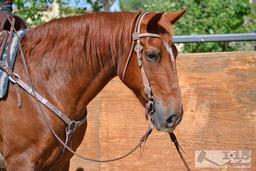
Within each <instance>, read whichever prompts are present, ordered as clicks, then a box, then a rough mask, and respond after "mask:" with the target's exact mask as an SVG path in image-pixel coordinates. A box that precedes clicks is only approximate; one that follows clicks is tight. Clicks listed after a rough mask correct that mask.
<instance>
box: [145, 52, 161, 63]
mask: <svg viewBox="0 0 256 171" xmlns="http://www.w3.org/2000/svg"><path fill="white" fill-rule="evenodd" d="M146 57H147V59H148V60H150V61H157V60H158V59H159V53H156V52H146Z"/></svg>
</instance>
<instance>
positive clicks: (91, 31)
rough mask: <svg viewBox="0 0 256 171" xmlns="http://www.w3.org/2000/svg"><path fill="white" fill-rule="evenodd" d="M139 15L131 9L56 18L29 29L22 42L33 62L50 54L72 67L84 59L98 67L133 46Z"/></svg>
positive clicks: (51, 58) (111, 60) (54, 60)
mask: <svg viewBox="0 0 256 171" xmlns="http://www.w3.org/2000/svg"><path fill="white" fill-rule="evenodd" d="M136 16H137V14H136V13H131V12H118V13H107V12H99V13H88V14H84V15H80V16H71V17H65V18H60V19H54V20H52V21H50V22H47V23H44V24H42V25H40V26H38V27H36V28H33V29H30V30H29V32H28V33H27V35H26V36H25V37H24V41H22V46H23V48H24V52H25V54H26V56H27V58H29V59H28V60H29V61H30V62H33V63H37V62H38V61H40V59H42V58H48V60H51V62H55V63H56V64H58V65H61V64H62V65H64V66H70V67H72V66H77V65H79V64H84V63H86V65H89V66H91V65H93V66H95V65H96V66H98V67H104V66H105V65H106V64H109V63H110V62H111V63H112V64H113V65H116V63H117V61H118V60H116V58H118V57H121V56H123V55H124V54H128V51H129V50H130V49H129V48H130V42H131V41H130V40H131V32H132V29H133V23H134V20H135V18H136ZM124 41H129V42H127V43H124ZM127 45H129V46H127Z"/></svg>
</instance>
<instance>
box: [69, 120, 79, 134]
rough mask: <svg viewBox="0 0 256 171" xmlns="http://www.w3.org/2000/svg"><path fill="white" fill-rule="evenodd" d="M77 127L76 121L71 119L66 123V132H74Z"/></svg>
mask: <svg viewBox="0 0 256 171" xmlns="http://www.w3.org/2000/svg"><path fill="white" fill-rule="evenodd" d="M76 128H77V122H76V121H71V122H70V123H69V125H68V132H74V131H75V130H76Z"/></svg>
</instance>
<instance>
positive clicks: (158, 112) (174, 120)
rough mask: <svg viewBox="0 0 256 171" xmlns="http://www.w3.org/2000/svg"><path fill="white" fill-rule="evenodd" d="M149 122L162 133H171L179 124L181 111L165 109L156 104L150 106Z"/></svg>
mask: <svg viewBox="0 0 256 171" xmlns="http://www.w3.org/2000/svg"><path fill="white" fill-rule="evenodd" d="M152 108H153V109H154V110H151V114H150V120H151V122H152V124H153V125H154V127H155V128H156V129H157V130H159V131H163V132H172V131H173V130H174V129H175V128H176V126H177V125H178V124H179V123H180V122H181V120H182V115H183V110H182V108H181V109H178V110H175V111H174V110H173V109H165V108H164V107H162V106H161V105H160V104H158V103H154V104H152Z"/></svg>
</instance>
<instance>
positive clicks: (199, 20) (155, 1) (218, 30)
mask: <svg viewBox="0 0 256 171" xmlns="http://www.w3.org/2000/svg"><path fill="white" fill-rule="evenodd" d="M133 3H134V2H133V0H121V8H122V9H125V10H134V9H144V10H147V11H178V10H180V9H183V8H188V12H187V13H186V15H185V16H184V17H183V18H182V19H181V20H180V21H179V22H178V23H177V24H176V25H175V34H176V35H196V34H226V33H243V32H253V31H254V30H253V29H255V28H256V27H255V13H256V12H255V9H256V6H255V4H254V7H253V6H252V4H250V3H249V0H225V1H224V0H211V1H206V0H146V1H143V3H136V8H135V6H134V4H135V3H134V4H133ZM253 9H254V14H252V11H253ZM248 18H250V22H249V23H250V26H246V24H245V20H246V19H248ZM252 23H254V24H252ZM238 45H239V44H235V45H234V44H231V43H224V42H223V43H192V44H185V47H184V50H185V51H186V52H199V51H200V52H209V51H231V50H235V49H237V48H238V47H237V46H238Z"/></svg>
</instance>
